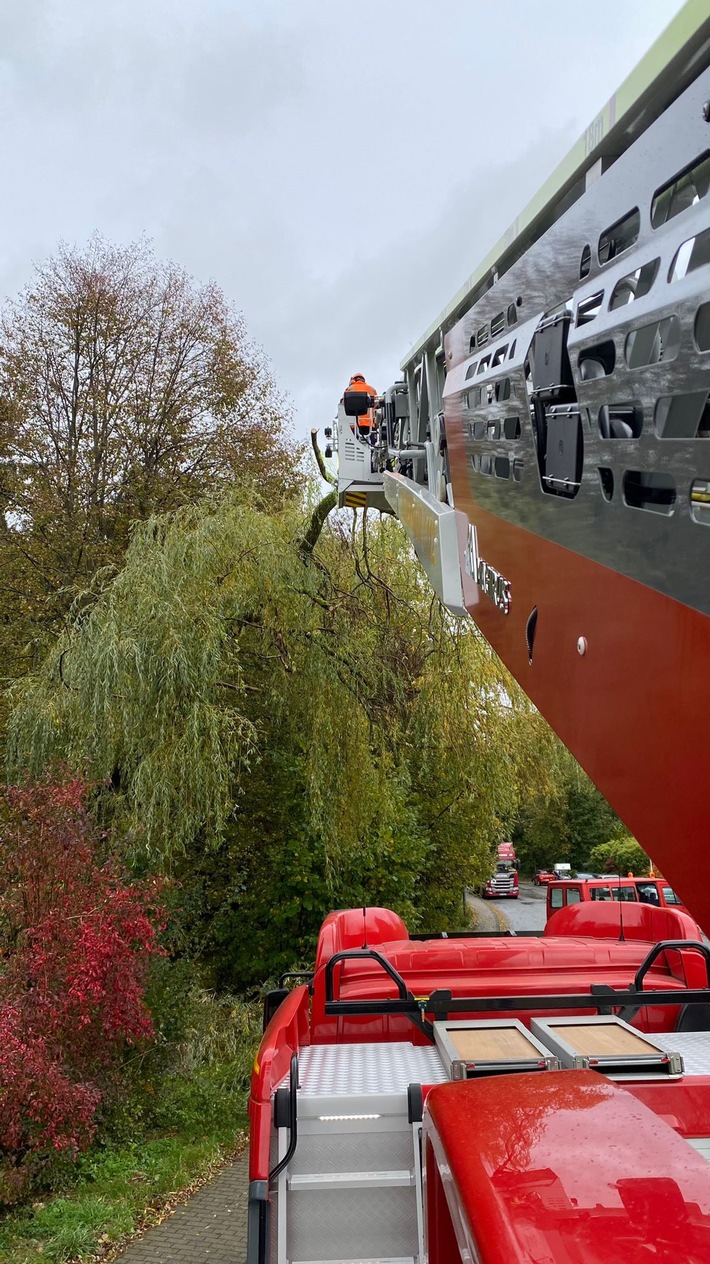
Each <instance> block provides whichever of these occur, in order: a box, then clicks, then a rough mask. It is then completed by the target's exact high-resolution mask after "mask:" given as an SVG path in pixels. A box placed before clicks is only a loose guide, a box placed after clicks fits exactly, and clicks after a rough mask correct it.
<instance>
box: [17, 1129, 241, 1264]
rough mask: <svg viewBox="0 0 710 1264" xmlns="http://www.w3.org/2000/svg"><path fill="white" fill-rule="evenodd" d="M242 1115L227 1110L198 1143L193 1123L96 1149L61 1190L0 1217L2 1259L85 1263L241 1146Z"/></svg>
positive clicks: (157, 1216) (156, 1217)
mask: <svg viewBox="0 0 710 1264" xmlns="http://www.w3.org/2000/svg"><path fill="white" fill-rule="evenodd" d="M245 1129H246V1115H244V1114H243V1113H236V1112H234V1111H232V1112H230V1117H229V1118H228V1120H226V1121H225V1122H221V1123H215V1122H213V1123H212V1124H211V1126H209V1127H208V1128H204V1127H203V1129H202V1130H201V1135H199V1138H198V1139H197V1140H196V1139H195V1138H196V1129H195V1124H194V1121H190V1124H189V1125H187V1124H186V1125H185V1126H184V1127H183V1128H179V1129H176V1130H175V1131H173V1132H171V1133H170V1135H168V1136H155V1137H152V1138H146V1139H144V1140H141V1141H139V1142H128V1143H123V1144H114V1145H111V1146H101V1147H97V1148H95V1149H92V1150H91V1151H89V1152H88V1153H87V1154H86V1155H83V1156H82V1157H81V1158H80V1159H79V1160H78V1162H77V1164H76V1167H75V1169H74V1171H73V1174H72V1180H71V1185H69V1186H68V1188H67V1189H66V1190H64V1191H63V1192H62V1193H60V1194H55V1195H52V1196H50V1197H48V1198H47V1199H46V1200H38V1201H35V1202H34V1203H33V1204H32V1205H31V1206H29V1207H24V1208H22V1209H18V1210H17V1211H12V1212H9V1213H8V1214H7V1215H6V1216H5V1217H4V1218H3V1219H2V1220H0V1260H2V1264H40V1261H47V1260H51V1261H53V1262H54V1261H56V1264H66V1261H70V1260H91V1259H95V1258H97V1257H98V1256H103V1255H104V1254H106V1255H108V1256H109V1258H110V1257H111V1255H112V1254H113V1252H112V1251H111V1247H112V1245H113V1244H117V1243H121V1242H123V1241H124V1240H125V1239H126V1238H127V1237H129V1236H130V1235H131V1234H133V1233H135V1232H136V1231H137V1230H139V1229H142V1228H147V1227H149V1226H150V1225H152V1224H157V1223H159V1222H160V1220H161V1219H162V1218H163V1216H164V1214H165V1211H166V1208H170V1207H171V1206H172V1205H174V1204H175V1203H176V1202H179V1201H180V1198H179V1197H176V1196H177V1195H178V1194H179V1193H180V1192H181V1191H187V1192H188V1193H189V1192H192V1190H193V1189H195V1188H197V1187H198V1186H199V1185H200V1184H201V1183H202V1180H203V1179H204V1177H206V1176H209V1175H211V1174H212V1173H213V1172H215V1171H216V1170H218V1169H219V1167H221V1166H222V1165H223V1164H224V1162H225V1161H226V1160H227V1159H229V1158H230V1157H232V1156H234V1155H236V1154H237V1153H239V1152H240V1150H241V1149H243V1148H244V1146H245V1145H246V1131H245Z"/></svg>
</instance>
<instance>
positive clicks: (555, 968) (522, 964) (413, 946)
mask: <svg viewBox="0 0 710 1264" xmlns="http://www.w3.org/2000/svg"><path fill="white" fill-rule="evenodd" d="M591 907H592V906H590V908H591ZM599 907H600V908H601V909H602V910H604V911H603V912H602V914H601V917H604V915H605V912H606V909H605V906H604V905H600V906H599ZM614 907H615V909H616V910H617V916H618V907H619V906H618V905H615V906H614ZM651 911H652V912H658V910H655V909H654V910H651ZM593 915H594V910H592V914H590V916H593ZM331 916H335V917H343V916H344V914H335V915H331ZM688 920H690V919H688ZM678 921H680V919H678ZM327 925H328V938H329V942H332V940H333V924H332V922H331V921H330V919H328V923H327ZM675 925H676V926H677V925H678V923H675ZM675 937H676V936H675V935H674V938H675ZM677 937H678V938H682V937H683V935H682V932H681V931H680V930H679V933H678V936H677ZM657 939H658V935H656V934H654V935H652V936H651V937H650V938H649V940H648V941H647V942H644V941H642V940H639V939H633V938H631V936H629V938H628V939H627V940H626V941H625V942H623V943H622V942H619V938H618V922H617V933H616V935H615V936H614V938H613V939H612V938H609V937H604V938H581V937H579V938H572V937H563V936H559V937H557V938H551V937H548V936H544V937H540V938H539V939H537V938H535V939H528V938H520V939H516V938H510V939H509V938H494V939H470V940H461V939H443V940H425V941H412V940H404V941H402V940H399V939H397V940H395V941H394V942H392V943H379V944H375V943H371V946H372V947H376V948H377V950H378V951H380V952H381V953H382V954H383V956H385V957H387V959H388V961H390V962H391V963H392V965H393V966H394V967H395V969H396V970H397V971H398V972H399V973H400V974H401V975H402V977H403V978H404V980H405V982H406V984H407V986H408V988H409V990H410V991H411V992H412V993H413V994H414V995H415V996H417V997H426V996H429V995H430V994H431V992H433V991H434V990H435V989H437V988H441V987H445V988H450V989H451V992H452V994H453V995H454V996H505V995H525V994H528V995H539V994H548V995H554V993H556V992H559V993H562V992H587V991H589V987H590V984H591V983H606V984H608V985H610V986H611V987H615V988H623V987H628V985H629V984H630V983H631V982H632V981H633V978H634V975H635V973H636V971H637V970H638V968H639V966H640V965H641V963H642V961H643V960H644V958H645V957H646V956H647V954H648V952H649V949H650V946H651V943H655V942H656V941H657ZM325 954H326V949H325V947H324V946H323V945H321V946H320V947H319V952H318V960H319V962H320V969H319V970H318V971H317V973H316V976H315V978H314V981H313V1004H312V1025H311V1038H312V1040H313V1041H314V1042H315V1043H318V1042H336V1041H348V1042H357V1041H378V1040H413V1041H414V1042H415V1043H426V1037H425V1036H424V1035H423V1034H422V1033H421V1032H418V1031H417V1029H416V1028H415V1027H414V1026H413V1025H412V1023H411V1022H410V1021H409V1019H407V1018H405V1017H399V1016H380V1015H376V1016H373V1017H358V1016H349V1015H346V1016H339V1017H326V1015H325V979H324V969H323V967H324V964H325V960H326V955H325ZM698 960H699V959H698ZM700 968H701V969H702V963H700ZM335 973H336V976H337V977H336V979H335V989H334V996H335V998H336V999H341V1000H351V1001H354V1000H367V999H370V1000H376V999H377V1000H383V999H385V998H394V997H395V996H396V988H395V985H394V983H393V982H392V980H391V979H389V978H388V977H387V975H385V974H384V972H383V971H382V969H381V968H380V967H379V966H378V965H377V964H376V963H375V962H372V961H368V960H363V959H361V958H353V960H352V961H348V962H346V963H343V964H342V965H341V966H339V967H337V970H336V972H335ZM681 977H682V976H681ZM646 986H647V987H655V988H666V989H668V988H674V987H677V986H678V979H677V978H674V977H672V975H671V974H670V973H669V971H668V968H667V966H666V965H665V963H664V962H662V961H661V962H659V963H658V966H657V967H654V968H653V969H652V970H651V971H650V972H649V975H648V977H647V981H646ZM676 1009H677V1007H676ZM533 1012H534V1013H535V1014H536V1015H538V1016H542V1015H543V1013H544V1014H549V1013H550V1012H552V1011H551V1010H549V1009H547V1010H544V1011H542V1010H535V1011H531V1012H530V1013H525V1012H522V1013H520V1014H519V1015H518V1016H519V1017H521V1018H522V1019H523V1021H526V1020H527V1019H529V1018H530V1016H531V1014H532V1013H533ZM469 1016H478V1017H483V1016H484V1015H483V1014H482V1013H480V1012H479V1013H478V1014H476V1011H475V1010H472V1011H471V1015H469ZM675 1016H676V1010H674V1009H673V1008H671V1007H665V1006H658V1007H656V1008H654V1009H649V1010H648V1017H647V1019H646V1022H647V1024H648V1027H647V1029H648V1030H654V1031H666V1030H669V1029H672V1027H673V1026H674V1021H675Z"/></svg>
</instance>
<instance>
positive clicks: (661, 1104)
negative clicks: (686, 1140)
mask: <svg viewBox="0 0 710 1264" xmlns="http://www.w3.org/2000/svg"><path fill="white" fill-rule="evenodd" d="M624 1087H625V1089H626V1091H627V1092H628V1093H632V1094H633V1096H634V1097H636V1098H637V1099H638V1100H639V1101H640V1102H643V1104H644V1106H648V1108H649V1110H652V1111H653V1113H654V1114H655V1115H659V1116H660V1118H661V1119H663V1120H664V1121H665V1122H666V1123H667V1124H668V1126H669V1127H670V1128H673V1129H674V1130H675V1131H676V1132H679V1133H680V1135H681V1136H682V1137H707V1136H710V1075H694V1076H686V1078H685V1079H683V1080H665V1081H664V1080H655V1081H653V1080H652V1081H649V1082H648V1084H641V1083H639V1084H626V1085H624ZM708 1258H710V1256H709V1257H708Z"/></svg>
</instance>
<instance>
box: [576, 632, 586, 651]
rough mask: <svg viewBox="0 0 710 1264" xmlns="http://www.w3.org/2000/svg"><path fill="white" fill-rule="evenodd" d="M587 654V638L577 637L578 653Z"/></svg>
mask: <svg viewBox="0 0 710 1264" xmlns="http://www.w3.org/2000/svg"><path fill="white" fill-rule="evenodd" d="M586 652H587V638H586V636H578V637H577V653H578V654H586Z"/></svg>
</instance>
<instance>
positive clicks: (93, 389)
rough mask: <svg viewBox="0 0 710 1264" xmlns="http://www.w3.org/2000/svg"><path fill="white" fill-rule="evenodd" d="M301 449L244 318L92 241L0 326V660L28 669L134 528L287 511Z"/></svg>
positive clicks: (65, 252) (143, 260)
mask: <svg viewBox="0 0 710 1264" xmlns="http://www.w3.org/2000/svg"><path fill="white" fill-rule="evenodd" d="M300 456H301V449H300V448H299V447H298V446H297V445H295V444H294V443H293V441H292V440H291V439H290V436H289V433H288V409H287V407H286V404H285V401H284V400H283V398H282V397H281V396H280V395H279V393H278V392H277V390H276V388H275V385H274V382H273V379H272V377H271V374H270V371H269V367H268V364H267V362H266V360H265V358H264V355H263V353H262V352H261V350H260V348H258V347H257V346H255V345H254V344H253V343H252V342H251V341H250V339H249V337H248V334H247V330H246V326H245V322H244V318H243V316H242V315H241V313H240V312H238V311H236V310H235V309H234V308H233V307H231V306H230V305H229V304H228V303H227V301H226V299H225V297H224V295H223V294H222V292H221V291H220V290H219V288H218V287H217V286H216V285H215V284H214V283H211V284H209V285H206V286H198V285H197V284H196V283H195V282H194V281H193V280H192V279H191V278H190V277H189V276H188V275H187V274H186V273H185V272H184V271H183V270H182V269H181V268H179V267H176V266H175V265H173V264H166V263H161V262H159V261H158V260H156V258H155V257H154V255H153V253H152V251H151V249H150V247H149V246H148V245H147V244H146V243H145V242H142V243H138V244H135V245H131V246H128V247H114V246H111V245H110V244H109V243H107V242H105V241H102V240H101V239H100V238H99V237H94V238H93V239H92V240H91V242H90V243H89V244H88V245H87V247H86V248H84V249H83V250H74V249H70V248H68V247H66V246H62V247H60V248H59V250H58V251H57V252H56V254H55V255H54V257H53V258H51V259H49V260H47V261H46V262H45V263H43V264H41V265H40V266H38V267H37V268H36V269H35V274H34V277H33V279H32V281H31V283H30V285H29V286H28V288H27V289H26V290H25V291H24V292H23V293H22V294H20V295H19V296H18V298H17V299H16V300H15V301H14V302H10V303H8V304H6V306H5V308H4V310H3V313H2V317H1V318H0V660H1V661H2V671H3V673H4V674H5V676H6V678H9V677H11V676H19V675H22V674H23V673H24V671H26V670H27V669H28V668H29V667H30V666H32V665H36V664H37V663H38V662H39V661H40V660H41V658H42V656H43V655H44V653H45V652H46V650H47V648H48V647H49V644H50V643H51V638H52V637H53V635H55V634H56V632H57V631H58V629H59V628H60V627H61V626H62V624H63V622H64V619H65V617H66V615H67V613H68V611H69V609H70V607H71V605H72V602H73V601H74V600H75V599H76V598H77V597H80V596H81V594H82V593H83V592H84V590H85V589H86V588H90V587H91V585H92V583H93V582H94V576H95V573H96V571H97V570H99V569H101V568H102V567H109V568H114V567H116V566H119V565H120V564H121V561H122V559H123V556H124V553H125V550H126V547H127V544H128V540H129V536H130V531H131V526H132V523H133V522H135V521H136V520H139V521H142V520H145V519H146V518H148V517H150V515H151V514H155V513H162V512H165V511H167V510H170V509H174V508H176V507H177V506H179V505H183V504H186V503H194V502H195V501H196V500H198V499H200V498H201V497H202V496H203V495H204V494H205V493H206V492H213V491H214V490H215V489H216V488H218V487H227V486H232V485H234V484H235V483H240V484H246V483H248V484H249V485H250V486H251V487H253V488H256V489H258V491H255V492H254V495H255V496H256V495H257V494H258V495H260V496H262V497H266V498H268V500H269V503H271V504H281V503H282V502H283V501H284V499H289V498H292V497H294V496H295V495H298V494H299V492H300V487H301V473H300V469H299V461H300Z"/></svg>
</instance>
